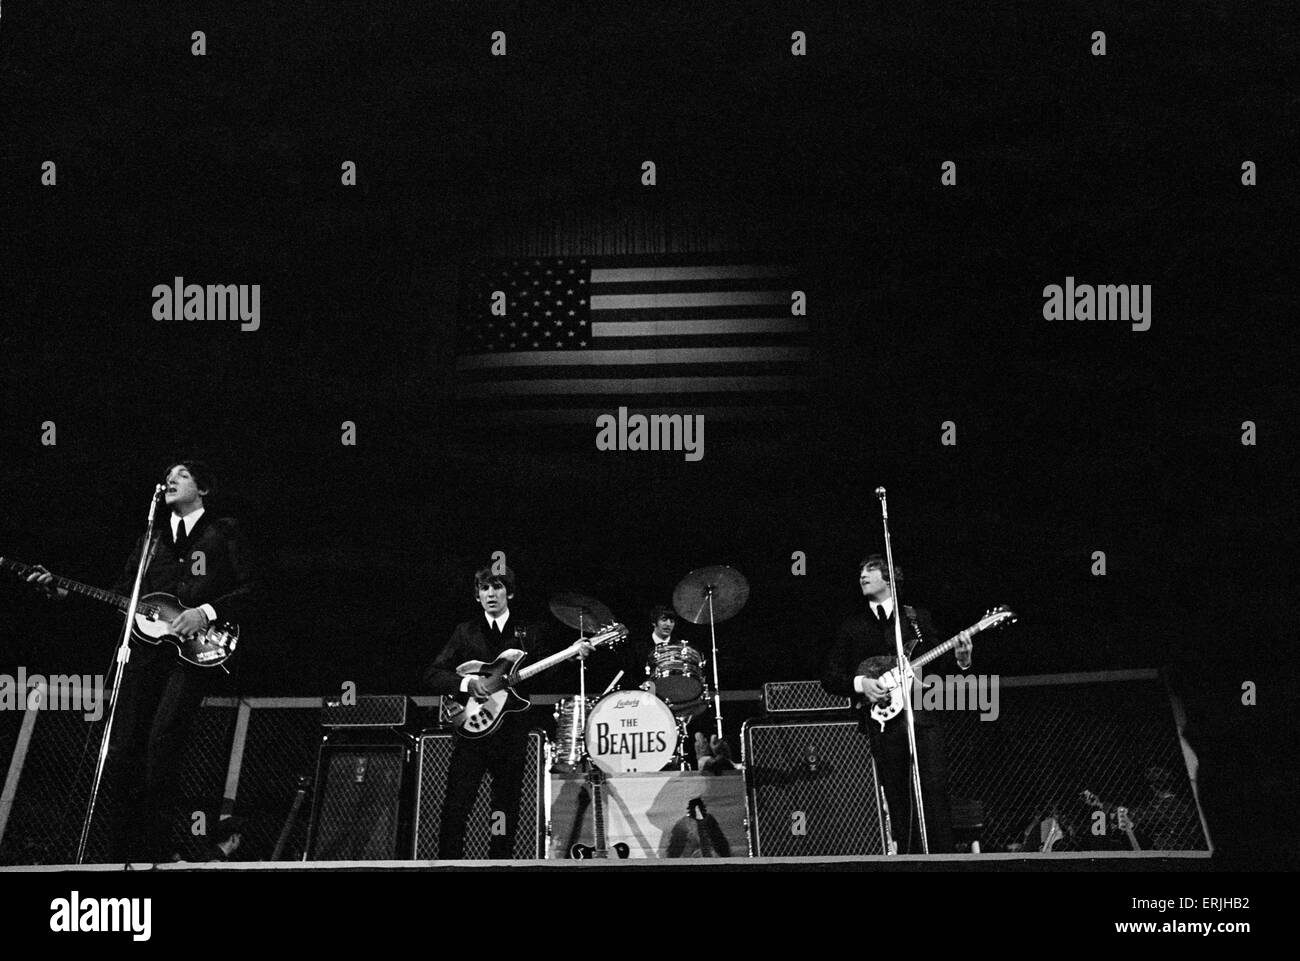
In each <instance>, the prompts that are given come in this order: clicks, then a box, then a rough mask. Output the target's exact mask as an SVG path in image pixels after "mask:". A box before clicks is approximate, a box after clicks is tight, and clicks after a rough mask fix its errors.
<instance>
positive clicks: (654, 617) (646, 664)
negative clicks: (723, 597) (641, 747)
mask: <svg viewBox="0 0 1300 961" xmlns="http://www.w3.org/2000/svg"><path fill="white" fill-rule="evenodd" d="M676 626H677V612H676V611H675V610H673V609H672V608H671V607H669V606H668V605H666V604H656V605H655V606H654V607H652V608H650V643H649V645H635V648H636V649H635V650H634V652H633V655H632V656H633V657H636V658H637V659H638V663H639V664H640V665H642V666H643V669H644V671H645V677H646V679H645V681H643V682H642V683H641V690H643V691H649V692H650V693H652V694H655V693H656V692H655V682H654V667H655V662H654V654H655V651H657V650H658V649H659V648H661V647H663V646H664V645H666V644H672V643H673V629H674V628H675V627H676ZM678 643H680V642H678ZM656 696H658V697H660V698H662V697H663V695H662V694H657V695H656ZM703 706H707V702H699V703H698V704H696V705H695V706H693V707H692V708H691V709H690V710H688V711H687V712H685V713H683V712H681V711H680V710H677V709H674V713H675V714H677V715H678V717H686V718H688V720H687V730H688V731H689V730H690V729H691V728H692V727H694V726H695V721H696V719H697V718H698V716H699V715H700V714H702V713H703V711H702V710H701V709H700V708H701V707H703ZM692 746H693V745H692V743H691V740H690V738H689V737H688V738H687V739H686V743H684V744H682V745H681V747H682V750H683V751H684V752H685V753H686V754H687V756H688V760H689V755H690V753H691V748H692ZM691 766H692V767H695V764H692V765H691Z"/></svg>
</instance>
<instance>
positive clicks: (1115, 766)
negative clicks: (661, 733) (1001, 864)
mask: <svg viewBox="0 0 1300 961" xmlns="http://www.w3.org/2000/svg"><path fill="white" fill-rule="evenodd" d="M1001 681H1002V683H1001V685H1000V690H999V703H998V717H997V719H996V720H995V721H981V720H979V716H978V714H977V713H975V712H970V711H968V712H957V713H954V714H951V715H949V716H948V718H947V724H946V735H947V744H948V755H949V768H950V785H949V787H950V794H951V795H952V798H953V802H954V812H955V813H956V812H958V811H961V812H969V811H979V812H980V813H981V814H982V818H981V820H982V829H981V830H980V832H979V833H980V838H981V846H982V849H983V850H984V851H1007V850H1027V851H1037V850H1040V849H1041V848H1042V847H1043V846H1044V844H1046V843H1048V842H1049V841H1050V846H1051V848H1052V849H1053V850H1057V851H1061V850H1095V851H1105V850H1128V849H1130V848H1132V847H1135V846H1136V847H1140V848H1141V849H1142V850H1167V851H1204V850H1206V849H1207V844H1206V839H1205V836H1204V834H1203V832H1202V829H1201V822H1200V816H1199V811H1198V809H1197V806H1196V804H1195V802H1194V800H1193V794H1192V790H1191V785H1190V783H1189V780H1188V775H1187V768H1186V765H1185V763H1184V760H1183V756H1182V752H1181V746H1180V741H1179V738H1178V733H1177V730H1176V727H1175V722H1174V719H1173V714H1172V711H1171V707H1170V701H1169V698H1168V696H1167V694H1166V692H1165V690H1164V688H1163V686H1162V685H1161V683H1160V682H1159V680H1158V679H1157V678H1156V677H1155V675H1154V673H1153V672H1143V673H1140V674H1138V675H1135V676H1134V677H1133V679H1127V680H1115V675H1111V676H1109V677H1107V676H1098V677H1095V678H1091V679H1080V678H1073V679H1071V678H1064V679H1063V678H1059V677H1057V678H1052V677H1045V678H1036V679H1026V678H1021V679H1016V678H1003V679H1001ZM415 700H416V701H417V703H419V704H420V706H421V708H428V707H429V706H430V705H431V704H432V703H434V702H436V700H437V699H436V698H423V697H422V698H416V699H415ZM553 701H554V698H550V697H544V696H539V697H537V698H535V702H536V703H537V707H535V708H534V709H533V710H532V711H530V712H529V714H530V717H529V720H530V721H532V720H533V717H534V716H535V717H536V718H537V720H538V722H539V724H538V726H541V727H551V725H553V721H552V719H551V718H550V702H553ZM735 707H736V709H738V710H740V712H741V715H743V714H744V713H745V709H746V708H748V707H750V705H748V704H739V705H736V706H735ZM320 708H321V700H320V699H319V698H248V699H243V700H236V699H231V698H209V699H208V700H206V701H205V702H204V705H203V707H202V709H201V712H200V717H199V718H198V719H197V721H196V723H195V725H194V727H193V730H192V732H191V736H190V741H189V744H188V747H187V750H186V751H185V755H184V759H183V761H182V764H181V767H180V771H179V774H178V781H177V785H176V794H177V804H176V809H175V811H174V812H173V813H174V818H173V823H174V824H175V827H176V833H175V836H174V838H173V840H174V841H175V843H176V850H178V851H179V852H181V853H182V854H184V855H187V856H201V854H198V853H196V852H197V851H198V849H199V848H201V847H202V843H203V842H202V840H201V839H196V838H195V837H193V835H192V834H191V833H190V825H191V823H192V821H191V817H192V814H193V812H194V811H197V810H204V811H205V812H206V813H207V815H208V818H209V826H211V818H212V817H213V806H214V805H216V806H219V805H220V804H221V802H222V799H223V797H233V798H234V799H235V809H236V812H237V813H239V814H242V815H244V816H246V817H248V819H249V820H248V824H247V826H246V827H245V829H244V831H243V845H242V847H241V848H240V850H239V851H238V852H237V854H236V855H235V857H236V858H237V859H238V860H264V859H269V858H270V857H271V854H272V852H273V850H274V848H275V844H276V840H277V838H278V837H279V835H280V832H281V828H282V826H283V825H284V824H285V822H286V818H287V815H288V814H289V813H290V811H291V808H292V805H293V802H294V797H295V794H296V792H297V790H298V788H299V783H300V779H301V778H308V779H310V778H312V777H313V776H314V774H315V770H316V761H317V756H318V751H319V748H320V743H321V735H322V733H323V731H322V728H321V723H320V722H321V714H320ZM737 716H738V715H737V713H736V711H735V710H733V711H731V712H730V713H729V714H728V717H729V719H730V723H731V725H736V724H738V723H739V722H738V721H737V720H736V718H737ZM25 717H27V715H26V713H25V712H21V711H4V712H0V752H3V753H0V776H4V775H5V774H6V773H8V772H9V767H10V760H11V758H13V757H14V756H15V754H17V755H18V756H19V757H21V758H22V764H21V766H20V768H19V769H18V770H17V772H16V773H17V777H16V778H14V777H10V778H8V780H7V783H6V784H5V792H6V794H5V801H4V803H5V805H6V809H4V810H3V812H2V813H3V815H4V816H2V817H0V823H2V824H3V827H4V830H3V833H2V834H0V864H67V863H71V862H72V861H73V860H74V858H75V854H76V846H77V841H78V839H79V837H80V833H81V823H82V818H83V817H84V814H85V809H86V803H87V798H88V796H89V790H90V784H91V780H92V776H93V772H94V766H95V760H96V752H97V748H98V739H99V732H100V728H101V726H102V723H103V722H102V721H99V722H95V723H88V722H87V721H85V720H84V719H83V717H82V715H81V714H80V713H76V712H60V711H39V712H37V713H36V716H35V720H34V723H28V724H27V725H26V728H25V727H24V718H25ZM823 719H825V718H823ZM770 720H771V722H773V723H775V722H776V721H777V720H778V719H770ZM785 720H790V721H792V722H793V721H794V719H793V718H788V719H785ZM807 720H812V719H807V718H806V719H805V721H807ZM548 722H549V724H548ZM763 723H765V724H766V723H769V720H768V719H764V722H763ZM782 723H784V720H782ZM551 729H552V730H553V727H551ZM846 730H848V728H846ZM24 731H25V732H26V735H29V736H25V735H24ZM734 731H735V728H733V733H734ZM762 736H763V737H765V738H766V739H767V741H770V742H772V744H777V745H779V744H783V743H784V742H782V735H781V732H780V731H779V730H775V729H773V730H769V731H767V732H766V733H764V734H763V735H762ZM854 737H855V738H857V737H860V735H857V734H856V733H855V734H854ZM864 740H865V739H864ZM808 743H809V742H808V741H807V738H806V737H804V736H802V735H800V736H798V737H795V738H794V740H792V741H791V742H790V743H789V744H788V745H785V746H784V747H781V748H780V750H779V751H778V753H779V754H780V755H781V758H779V759H778V760H781V764H784V766H787V767H788V766H790V765H791V764H798V763H808V761H807V758H806V757H805V755H806V754H807V753H808ZM856 744H857V742H856V740H855V741H854V742H853V743H852V744H849V745H848V746H846V747H845V748H844V750H843V751H840V752H839V753H842V754H843V757H842V758H840V757H839V754H838V753H836V752H834V751H832V752H831V753H830V754H828V755H826V756H824V757H820V758H819V762H829V764H830V766H829V767H826V768H825V770H824V771H823V770H822V769H821V768H819V776H818V778H817V779H814V780H815V782H816V784H818V785H820V784H822V782H823V780H825V778H824V777H823V775H826V774H827V773H834V772H836V771H838V773H839V774H841V775H842V774H844V770H842V769H843V768H844V767H845V766H846V765H848V766H851V765H852V764H856V763H858V761H857V760H855V759H857V758H858V755H859V754H861V753H863V752H862V751H858V750H857V747H856ZM751 747H752V746H751ZM24 752H25V753H24ZM790 752H794V754H791V758H793V760H790V759H784V755H785V754H789V753H790ZM760 753H761V752H760ZM796 755H797V756H796ZM832 755H834V756H832ZM782 759H784V760H782ZM746 760H747V761H748V762H749V764H750V766H751V767H752V768H753V769H754V770H753V772H752V773H751V790H752V787H753V784H752V781H753V778H754V777H756V776H758V775H761V774H762V768H763V765H764V764H765V763H768V765H769V766H770V765H771V764H774V763H777V762H776V761H774V760H772V759H769V761H768V762H764V760H763V759H762V757H752V756H751V757H747V758H746ZM786 760H788V761H789V763H788V764H785V761H786ZM858 760H860V759H858ZM781 764H778V766H781ZM837 765H838V767H837ZM232 775H233V780H231V781H230V784H229V785H228V783H227V781H228V777H230V776H232ZM542 776H543V777H545V776H546V775H545V774H543V775H542ZM837 776H838V775H837ZM799 783H800V784H802V781H801V782H799ZM828 783H829V782H828ZM122 785H123V778H122V772H121V771H119V770H117V766H116V765H115V764H114V763H113V760H112V759H111V758H110V762H109V765H108V769H107V771H106V775H105V781H104V785H103V788H102V791H101V795H100V799H99V802H98V806H97V809H96V815H95V821H94V825H93V829H92V831H91V834H90V837H89V841H88V850H87V861H90V862H95V861H105V860H107V859H108V857H109V855H110V850H111V839H112V835H113V832H114V830H115V828H116V825H117V824H118V822H119V819H120V817H121V815H122V814H123V811H124V809H125V807H126V802H125V798H124V797H123V790H122ZM768 787H769V789H781V788H780V785H778V784H775V783H774V784H772V785H769V786H768ZM790 789H791V790H793V788H790ZM800 789H802V788H800ZM232 791H233V794H232V793H231V792H232ZM1085 792H1088V793H1087V794H1085ZM306 797H307V801H306V803H304V804H303V805H302V806H301V808H300V810H299V811H298V812H297V814H296V815H295V817H294V819H293V822H292V824H291V826H290V830H289V833H288V839H287V843H286V845H285V849H284V850H283V852H282V853H281V858H282V859H285V860H297V859H300V858H301V857H302V855H303V852H304V851H305V848H306V840H307V826H308V823H309V819H310V813H311V812H310V806H311V797H312V795H311V793H310V791H309V793H308V794H307V795H306ZM805 800H806V801H807V802H808V803H807V804H805V805H803V806H801V807H800V810H803V809H804V807H809V808H811V809H819V808H817V805H816V804H814V803H812V802H813V801H816V800H817V799H816V798H809V799H805ZM846 800H847V798H844V799H841V801H840V802H837V801H836V799H835V798H828V799H826V802H827V804H829V805H831V806H832V809H838V807H842V806H843V803H842V802H844V801H846ZM971 802H977V803H975V804H972V803H971ZM227 803H228V802H227ZM1120 808H1123V809H1124V810H1123V812H1120V810H1119V809H1120ZM751 813H752V812H751ZM752 830H753V825H751V831H752ZM818 836H820V835H818ZM874 843H875V842H873V844H874ZM818 853H825V854H831V853H849V852H838V851H829V850H827V851H821V850H820V849H819V850H818ZM858 853H861V852H858Z"/></svg>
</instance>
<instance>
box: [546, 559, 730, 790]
mask: <svg viewBox="0 0 1300 961" xmlns="http://www.w3.org/2000/svg"><path fill="white" fill-rule="evenodd" d="M748 599H749V582H748V581H746V580H745V577H744V575H743V574H741V573H740V572H739V571H737V570H736V569H735V568H732V567H727V566H724V565H720V566H714V567H701V568H698V569H696V570H693V571H691V572H690V573H689V574H687V575H686V576H685V577H684V578H682V580H681V581H680V582H679V583H678V584H677V587H676V589H675V590H674V591H673V608H674V609H675V610H676V612H677V615H678V617H680V618H681V619H682V620H684V621H689V622H690V623H692V624H708V625H709V642H710V645H711V647H712V654H711V657H709V658H707V659H706V658H705V657H704V655H703V654H702V653H701V652H700V651H699V650H697V649H696V648H694V647H692V646H691V645H690V644H684V643H667V644H658V645H656V647H655V649H654V651H653V652H652V653H651V655H650V657H649V659H648V661H647V662H646V675H647V677H646V682H645V683H644V684H642V685H641V686H640V687H639V688H634V689H632V690H626V691H625V690H619V689H618V687H617V684H618V682H619V680H620V679H621V678H622V676H623V672H621V671H620V672H619V674H618V676H617V677H615V678H614V680H613V681H612V682H611V683H610V685H609V687H608V688H607V689H606V690H605V691H604V692H603V693H602V694H601V695H600V696H599V697H588V696H587V679H586V663H585V662H579V663H580V667H579V673H578V678H579V681H578V696H577V697H569V698H564V699H562V700H561V701H560V702H559V703H558V704H557V705H556V707H555V724H556V738H555V744H554V754H553V758H552V760H553V764H552V770H553V771H561V772H564V771H574V770H577V769H579V767H580V766H581V765H582V762H583V760H584V759H586V760H589V761H590V762H591V763H592V764H594V765H595V766H596V767H598V768H600V769H601V770H602V771H604V772H605V773H606V774H629V773H634V772H638V771H639V772H646V771H661V770H663V769H664V768H665V767H667V766H669V765H670V764H674V765H677V766H679V767H681V768H682V769H683V770H684V769H686V768H687V762H686V727H687V725H688V724H689V723H690V721H691V720H692V719H693V718H696V717H699V716H700V715H702V714H706V713H707V712H708V711H709V710H710V708H712V710H713V715H714V720H715V723H716V725H717V733H718V736H719V737H721V736H722V695H721V682H720V680H719V677H718V637H717V631H716V625H718V624H721V623H722V622H724V621H726V620H728V619H730V618H732V617H734V616H735V615H736V614H738V613H739V612H740V610H741V608H743V607H744V606H745V602H746V601H747V600H748ZM550 608H551V613H552V614H554V615H555V617H556V619H557V620H559V621H560V622H561V623H562V624H565V625H567V626H568V627H571V628H574V629H575V630H577V631H578V635H579V637H585V636H586V633H587V631H588V630H591V629H595V627H596V626H598V625H600V624H608V623H610V622H612V621H614V620H615V617H614V615H613V613H612V612H611V611H610V609H609V608H608V607H606V606H605V605H604V604H602V603H601V602H600V601H598V600H596V599H595V598H593V597H587V596H585V595H583V594H577V593H573V592H571V591H566V592H564V593H561V594H556V595H555V596H554V597H552V598H551V603H550ZM710 666H711V667H712V678H710V677H709V672H708V671H706V668H707V667H710ZM710 681H712V683H711V684H710ZM710 702H712V703H710Z"/></svg>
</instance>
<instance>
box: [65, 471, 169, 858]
mask: <svg viewBox="0 0 1300 961" xmlns="http://www.w3.org/2000/svg"><path fill="white" fill-rule="evenodd" d="M166 489H167V487H166V485H165V484H159V485H158V486H157V487H155V488H154V492H153V496H152V497H150V498H149V517H148V520H147V522H146V524H145V529H144V540H143V541H142V542H141V545H140V564H139V566H138V567H137V568H136V571H135V583H134V584H132V585H131V600H130V602H129V603H128V604H127V606H126V623H125V624H123V626H122V643H121V644H120V645H119V646H118V648H117V657H116V665H117V666H116V667H115V668H114V669H113V695H112V697H111V698H109V702H108V720H106V721H105V722H104V730H103V733H102V734H100V736H99V760H98V761H97V762H96V763H95V779H94V781H93V782H91V785H90V801H89V803H88V804H87V805H86V817H85V820H83V821H82V822H81V840H80V841H78V842H77V861H76V863H77V864H82V863H84V862H85V857H86V842H87V841H88V840H89V839H90V822H91V819H92V818H94V816H95V803H96V802H97V801H98V800H99V788H100V785H101V783H102V782H103V779H104V766H105V765H106V764H107V763H108V743H109V739H110V737H111V736H112V733H113V718H114V717H115V716H116V715H117V698H118V695H119V694H120V693H121V691H122V675H123V674H124V673H125V671H126V662H127V661H129V660H131V629H132V628H133V627H134V626H135V611H136V608H137V607H138V606H139V605H140V585H141V584H142V583H144V572H145V569H146V568H147V567H148V566H149V562H150V561H151V560H152V559H153V551H154V546H155V545H154V541H153V522H154V514H155V513H156V511H155V508H156V507H157V505H158V498H159V496H160V495H161V494H162V493H163V492H164V491H165V490H166Z"/></svg>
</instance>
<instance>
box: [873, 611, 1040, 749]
mask: <svg viewBox="0 0 1300 961" xmlns="http://www.w3.org/2000/svg"><path fill="white" fill-rule="evenodd" d="M1015 620H1016V615H1015V612H1014V611H1012V610H1011V608H1009V607H1007V606H1006V605H1005V604H999V605H998V606H997V607H995V608H993V609H992V610H991V611H989V612H988V613H986V614H985V615H984V616H983V617H982V618H980V619H979V620H978V621H977V622H976V623H974V624H972V625H971V626H970V627H968V628H966V629H965V630H964V631H961V632H959V633H957V634H954V635H953V636H952V637H950V638H948V640H946V641H944V642H943V643H942V644H940V645H939V646H938V647H936V648H934V649H933V650H930V651H926V652H925V653H924V654H922V655H921V656H919V657H917V658H914V659H912V660H910V661H908V664H907V684H909V685H910V684H911V683H912V678H913V677H914V676H915V673H916V671H917V670H919V669H920V668H922V667H924V666H925V665H926V664H929V663H930V662H931V661H933V660H934V659H935V658H936V657H939V656H940V655H942V654H946V653H947V652H948V651H950V650H952V649H953V648H954V647H956V646H957V644H958V643H959V642H961V641H963V640H966V641H969V640H970V639H971V638H972V637H974V636H975V635H976V634H978V633H980V632H981V631H987V630H989V629H990V628H993V627H1000V626H1001V625H1003V624H1013V623H1015ZM858 673H859V674H865V675H867V677H871V678H875V679H876V680H877V681H879V682H880V683H881V684H883V685H884V686H885V687H886V688H888V689H889V701H888V702H887V703H882V704H877V705H875V706H874V707H873V708H872V709H871V716H872V718H874V719H875V721H876V723H877V724H879V725H880V729H881V730H882V731H883V730H884V729H885V722H886V721H889V720H891V719H893V718H895V717H897V716H898V715H899V714H900V713H902V711H903V708H904V707H905V705H904V704H903V692H904V691H905V690H906V687H905V685H904V683H903V678H902V676H901V674H900V673H899V670H898V659H897V658H895V657H889V656H887V655H881V656H879V657H869V658H867V659H866V660H865V661H863V662H862V663H861V664H859V665H858Z"/></svg>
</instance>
